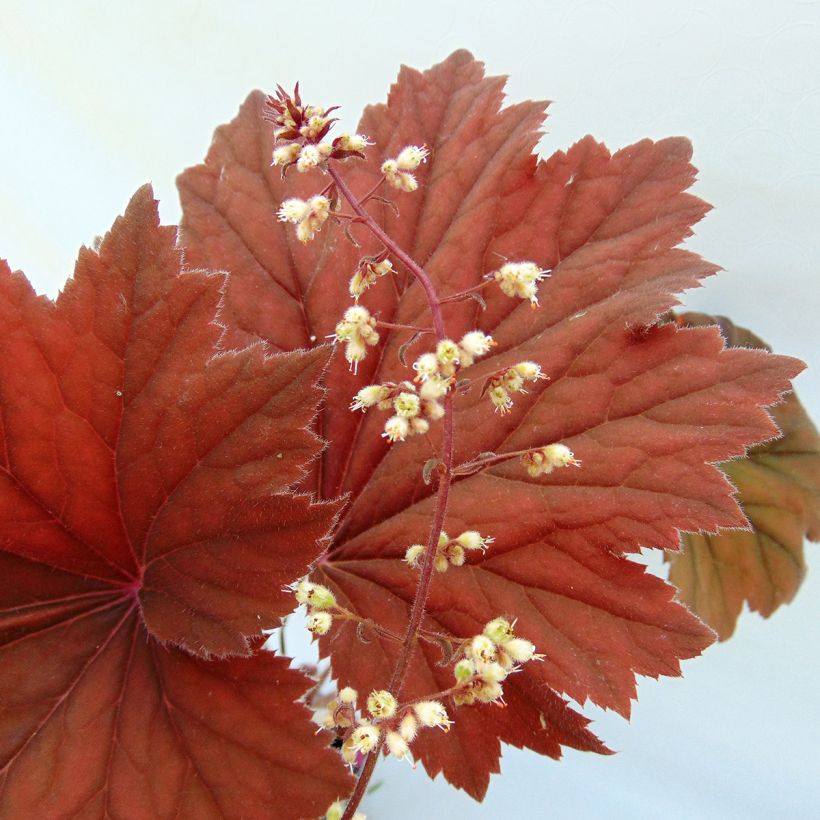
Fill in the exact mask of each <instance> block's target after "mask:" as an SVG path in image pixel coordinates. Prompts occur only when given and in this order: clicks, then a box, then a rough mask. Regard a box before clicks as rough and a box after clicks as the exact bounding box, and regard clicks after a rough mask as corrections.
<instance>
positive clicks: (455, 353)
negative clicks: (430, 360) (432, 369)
mask: <svg viewBox="0 0 820 820" xmlns="http://www.w3.org/2000/svg"><path fill="white" fill-rule="evenodd" d="M460 353H461V351H460V350H459V349H458V345H457V344H456V343H455V342H454V341H453V340H452V339H442V340H441V341H440V342H439V343H438V344H437V345H436V359H438V362H439V364H440V365H455V364H458V363H459V356H460Z"/></svg>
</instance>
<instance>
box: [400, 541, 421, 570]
mask: <svg viewBox="0 0 820 820" xmlns="http://www.w3.org/2000/svg"><path fill="white" fill-rule="evenodd" d="M422 555H424V545H423V544H412V545H411V546H409V547H408V548H407V552H405V553H404V561H405V563H406V564H407V565H408V566H411V567H418V565H419V559H420V558H421V556H422Z"/></svg>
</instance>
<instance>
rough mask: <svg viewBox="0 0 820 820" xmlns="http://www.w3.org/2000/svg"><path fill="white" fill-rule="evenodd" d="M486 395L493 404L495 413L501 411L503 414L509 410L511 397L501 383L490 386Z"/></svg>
mask: <svg viewBox="0 0 820 820" xmlns="http://www.w3.org/2000/svg"><path fill="white" fill-rule="evenodd" d="M487 395H488V396H489V397H490V401H491V402H492V403H493V404H494V405H495V410H496V412H497V413H501V415H502V416H503V415H504V414H505V413H509V412H510V408H511V407H512V404H513V403H512V399H511V398H510V394H509V393H508V392H507V390H506V389H505V388H504V387H503V386H502V385H500V384H498V385H496V386H495V387H491V388H490V389H489V390H488V391H487Z"/></svg>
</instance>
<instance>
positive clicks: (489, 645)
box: [467, 635, 498, 663]
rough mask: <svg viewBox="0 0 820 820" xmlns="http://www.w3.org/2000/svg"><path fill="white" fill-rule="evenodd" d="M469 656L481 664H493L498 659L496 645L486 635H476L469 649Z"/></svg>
mask: <svg viewBox="0 0 820 820" xmlns="http://www.w3.org/2000/svg"><path fill="white" fill-rule="evenodd" d="M467 653H468V656H469V657H471V658H474V659H475V660H476V661H478V662H480V663H492V662H493V661H495V660H496V658H497V657H498V655H497V653H496V649H495V644H494V643H493V641H492V640H490V638H488V637H487V636H486V635H476V636H475V637H474V638H473V639H472V641H470V645H469V647H467Z"/></svg>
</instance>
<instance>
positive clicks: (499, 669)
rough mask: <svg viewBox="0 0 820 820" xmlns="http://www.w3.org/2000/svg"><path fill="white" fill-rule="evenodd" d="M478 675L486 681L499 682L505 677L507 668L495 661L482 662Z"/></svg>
mask: <svg viewBox="0 0 820 820" xmlns="http://www.w3.org/2000/svg"><path fill="white" fill-rule="evenodd" d="M479 675H480V676H481V678H482V679H483V680H485V681H487V683H501V681H503V680H504V678H506V677H507V675H508V672H507V670H506V669H505V668H504V667H503V666H502V665H501V664H500V663H497V662H496V661H493V662H492V663H485V664H482V666H481V669H480V670H479Z"/></svg>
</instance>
